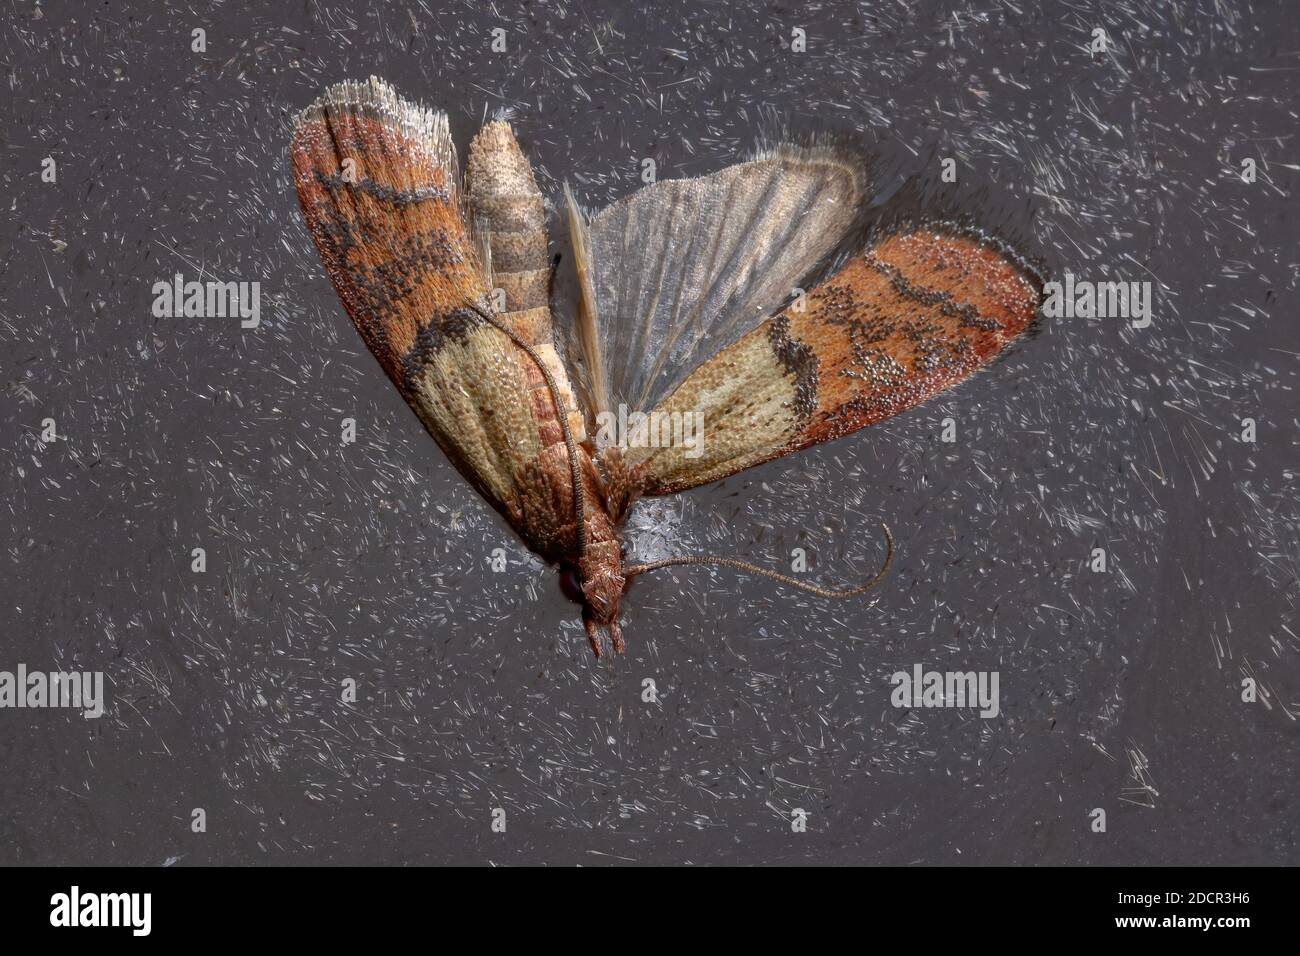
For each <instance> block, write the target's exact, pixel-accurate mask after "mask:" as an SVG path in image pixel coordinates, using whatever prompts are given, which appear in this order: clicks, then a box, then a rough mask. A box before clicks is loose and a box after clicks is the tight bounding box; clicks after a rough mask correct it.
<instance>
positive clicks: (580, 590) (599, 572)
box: [560, 564, 628, 657]
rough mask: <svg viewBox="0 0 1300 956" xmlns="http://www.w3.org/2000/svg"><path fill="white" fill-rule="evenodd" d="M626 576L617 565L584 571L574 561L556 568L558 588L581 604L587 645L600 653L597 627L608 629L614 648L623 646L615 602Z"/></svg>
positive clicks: (617, 600)
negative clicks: (558, 570)
mask: <svg viewBox="0 0 1300 956" xmlns="http://www.w3.org/2000/svg"><path fill="white" fill-rule="evenodd" d="M627 584H628V579H627V578H626V577H624V576H623V574H622V573H621V571H620V570H619V569H617V568H610V567H597V568H591V569H588V570H587V572H586V573H584V572H583V570H581V569H579V568H578V567H577V566H576V565H571V564H566V565H563V566H561V568H560V590H562V591H563V592H564V595H565V597H567V598H568V599H569V600H570V601H573V602H574V603H575V604H581V605H582V624H583V626H584V627H585V628H586V630H587V639H588V640H589V641H590V642H591V649H592V650H593V651H594V652H595V653H596V656H597V657H599V656H600V647H601V641H600V630H601V628H604V629H606V630H608V631H609V638H610V642H611V643H612V644H613V645H614V650H616V651H622V650H623V633H622V630H621V629H620V628H619V624H618V613H619V602H620V600H621V599H622V597H623V592H624V591H625V590H626V589H627Z"/></svg>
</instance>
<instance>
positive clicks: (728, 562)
mask: <svg viewBox="0 0 1300 956" xmlns="http://www.w3.org/2000/svg"><path fill="white" fill-rule="evenodd" d="M880 527H881V529H882V530H883V531H884V532H885V545H886V551H885V563H884V564H882V565H881V566H880V570H879V571H877V572H876V573H875V575H874V576H873V577H872V578H871V580H870V581H868V582H867V583H866V584H860V585H858V586H857V587H856V588H849V589H848V590H845V591H832V590H830V589H829V588H819V587H818V586H817V585H815V584H808V583H807V582H806V581H800V580H798V579H797V578H792V577H790V576H788V575H785V574H778V573H777V572H775V571H769V570H768V569H767V568H760V567H759V566H758V565H757V564H750V563H749V562H748V561H737V560H736V559H735V558H715V557H709V556H707V555H706V556H701V557H694V556H687V557H681V558H665V559H664V560H662V561H651V562H650V563H649V564H634V565H632V566H631V567H628V568H624V569H623V575H624V577H628V578H634V577H636V576H637V575H638V574H645V573H646V572H647V571H658V570H659V569H660V568H670V567H674V566H676V565H683V564H713V565H719V566H721V567H724V568H736V569H737V570H738V571H748V572H749V573H750V574H757V575H759V576H761V577H765V578H770V579H772V580H773V581H779V582H780V583H781V584H788V585H789V586H790V587H792V588H799V589H800V590H802V591H808V592H809V593H811V594H816V595H817V596H818V597H824V598H850V597H856V596H857V595H859V594H865V593H867V592H868V591H870V590H871V589H872V588H874V587H875V586H876V585H877V584H879V583H880V582H881V580H882V579H883V578H884V577H885V574H886V573H888V571H889V566H890V564H892V563H893V560H894V536H893V535H892V534H890V533H889V526H888V525H886V524H885V523H884V522H881V525H880Z"/></svg>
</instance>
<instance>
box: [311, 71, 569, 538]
mask: <svg viewBox="0 0 1300 956" xmlns="http://www.w3.org/2000/svg"><path fill="white" fill-rule="evenodd" d="M291 157H292V163H293V171H294V179H295V181H296V184H297V188H298V196H299V199H300V201H301V203H302V209H303V215H304V217H305V218H306V221H307V225H308V228H309V230H310V232H311V235H312V238H313V239H314V240H315V242H316V247H317V249H318V250H319V251H320V255H321V260H322V262H323V263H324V264H325V268H326V271H327V272H328V273H329V276H330V278H331V279H332V280H333V282H334V287H335V289H336V290H337V291H338V294H339V298H340V299H342V301H343V304H344V307H345V308H346V309H347V312H348V315H349V316H350V317H351V319H352V322H353V324H354V325H356V327H357V330H358V331H359V332H360V333H361V337H362V338H363V339H364V340H365V342H366V344H367V345H368V346H369V347H370V350H371V351H372V352H373V353H374V354H375V357H376V358H378V359H379V362H380V364H381V365H382V366H383V368H384V370H385V371H386V372H387V373H388V375H389V377H390V378H391V379H392V380H393V382H394V384H395V385H396V386H397V387H398V389H399V390H400V391H401V392H402V395H403V396H404V397H405V398H406V400H407V402H408V403H410V405H411V407H412V408H413V409H414V410H415V411H416V413H417V414H418V415H419V417H420V420H421V421H422V422H423V423H424V425H425V427H426V428H427V429H428V431H429V433H430V434H431V435H432V436H433V437H434V439H435V440H436V441H437V442H438V444H439V445H440V446H441V447H442V449H443V450H444V451H445V452H446V453H447V456H448V458H450V459H451V461H452V463H453V464H455V465H456V467H457V468H458V469H459V470H460V472H461V473H462V474H463V475H464V476H465V477H466V478H467V479H468V480H469V481H470V482H471V484H473V485H474V487H475V488H476V489H477V490H478V491H479V492H480V493H481V494H482V495H483V496H484V497H485V498H487V500H488V501H489V502H491V503H492V504H493V506H494V507H496V508H497V509H498V510H499V511H500V512H501V513H502V514H503V515H504V516H505V517H506V519H507V520H508V521H509V522H510V523H511V525H512V526H513V527H514V528H515V530H516V531H517V532H518V533H519V535H520V537H522V538H523V540H524V541H525V543H526V544H528V546H529V547H530V548H532V549H533V550H534V551H536V552H537V553H539V554H541V555H543V556H544V557H547V558H549V559H551V560H558V559H559V558H561V557H562V556H563V555H565V554H567V553H569V552H571V551H572V550H573V548H574V542H575V541H576V532H575V520H574V504H573V492H572V481H571V479H570V478H569V465H568V460H567V457H566V456H565V454H564V446H563V444H560V445H559V446H558V452H557V451H556V448H555V446H554V444H553V438H554V437H555V436H557V435H558V428H557V427H555V421H556V419H555V414H554V406H553V405H551V404H550V402H549V396H545V397H544V400H542V401H539V402H537V403H535V402H534V401H533V399H534V398H535V397H536V395H535V390H534V388H533V385H534V384H535V383H534V381H533V379H534V377H535V376H534V371H535V367H534V366H533V364H532V360H531V359H530V358H529V357H528V355H527V354H526V353H525V352H523V351H521V350H520V349H518V348H517V347H515V346H514V345H513V344H512V343H511V341H510V339H509V338H508V337H507V336H506V335H505V334H503V333H502V332H501V331H500V330H498V329H496V328H494V327H493V326H492V325H490V324H488V323H487V322H485V321H484V320H483V319H482V318H481V317H480V315H479V314H478V313H477V312H476V311H474V310H473V309H472V308H471V306H477V307H479V308H482V309H490V296H489V293H490V289H489V287H488V284H487V282H486V281H485V278H484V270H483V267H482V264H481V262H480V259H479V253H478V248H477V245H476V243H475V241H474V239H473V237H472V236H471V232H470V229H469V228H468V225H467V221H466V215H465V213H464V210H463V208H462V199H461V195H460V190H459V187H458V173H457V168H456V155H455V148H454V146H453V145H452V141H451V138H450V135H449V132H448V129H447V118H446V115H445V114H442V113H435V112H432V111H429V110H425V109H422V108H420V107H419V106H416V105H414V104H412V103H409V102H407V101H405V100H403V99H401V98H400V97H398V96H397V94H396V93H395V92H394V91H393V90H392V88H391V87H389V86H388V85H387V84H385V83H383V82H381V81H379V80H376V79H373V78H372V79H371V80H370V81H369V82H368V83H342V84H339V85H337V86H335V87H332V88H331V89H330V90H328V91H327V92H326V94H325V95H324V96H323V97H322V98H321V99H320V100H319V101H318V102H317V103H315V104H313V106H311V107H309V108H308V109H307V110H305V111H304V112H303V113H302V114H301V115H300V117H299V118H298V121H297V124H296V127H295V133H294V139H293V145H292V149H291ZM544 433H546V434H544Z"/></svg>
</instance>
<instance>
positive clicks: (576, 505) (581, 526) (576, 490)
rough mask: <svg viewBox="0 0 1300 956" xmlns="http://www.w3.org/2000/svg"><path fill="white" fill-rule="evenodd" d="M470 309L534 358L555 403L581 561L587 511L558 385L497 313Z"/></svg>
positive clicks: (476, 308)
mask: <svg viewBox="0 0 1300 956" xmlns="http://www.w3.org/2000/svg"><path fill="white" fill-rule="evenodd" d="M469 307H470V309H471V310H472V311H474V312H476V313H477V314H478V317H479V318H481V319H482V320H483V321H485V322H487V323H488V324H489V325H491V326H492V327H493V328H495V329H497V330H498V331H500V332H504V333H505V334H506V335H507V336H509V337H510V341H511V342H514V343H515V345H517V346H519V347H520V348H521V349H523V350H524V351H525V352H527V353H528V357H529V358H531V359H532V360H533V362H534V363H535V364H536V365H537V368H538V369H539V370H540V371H541V373H542V378H544V379H546V387H547V388H548V389H550V392H551V400H552V401H554V402H555V412H556V416H557V417H558V418H559V419H560V430H561V431H562V432H564V447H565V448H566V449H568V452H569V472H570V473H571V474H572V475H573V510H574V514H575V517H576V519H577V535H578V563H579V564H581V563H582V560H583V558H585V557H586V555H587V526H586V523H585V522H584V521H583V520H582V519H583V517H584V516H585V515H586V513H587V503H586V501H585V499H584V495H583V491H582V463H581V462H579V461H578V443H577V442H576V441H574V439H573V431H572V430H571V429H570V428H569V416H568V415H567V414H566V410H565V405H564V401H563V400H562V399H561V398H560V387H559V385H557V384H556V381H555V376H554V375H552V374H551V370H550V369H549V368H547V367H546V363H545V362H543V361H542V357H541V356H540V355H538V354H537V351H536V350H535V349H534V348H533V347H532V346H531V345H529V344H528V343H527V342H525V341H524V340H523V339H522V338H520V337H519V336H518V335H517V334H515V331H514V330H513V329H511V328H510V327H509V326H506V325H503V324H501V323H500V322H498V321H497V320H496V316H494V315H492V314H490V313H488V312H484V311H483V310H482V309H480V308H479V307H478V306H477V305H475V304H474V303H473V302H471V303H470V304H469Z"/></svg>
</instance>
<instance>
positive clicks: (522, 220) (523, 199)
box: [465, 121, 585, 441]
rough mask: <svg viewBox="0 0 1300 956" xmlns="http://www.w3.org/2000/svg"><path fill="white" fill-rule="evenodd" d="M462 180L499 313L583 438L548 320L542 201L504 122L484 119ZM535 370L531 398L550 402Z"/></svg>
mask: <svg viewBox="0 0 1300 956" xmlns="http://www.w3.org/2000/svg"><path fill="white" fill-rule="evenodd" d="M465 182H466V192H467V194H468V196H469V204H470V216H471V219H472V221H473V223H474V228H475V231H476V232H477V233H478V238H479V245H480V248H483V249H485V250H486V252H487V255H486V256H485V258H486V259H487V260H488V261H489V262H490V263H491V283H492V288H493V299H494V302H495V303H496V304H497V305H498V306H499V307H501V308H500V311H498V312H497V318H498V319H499V320H500V321H501V323H502V324H503V325H507V326H509V327H510V329H511V330H512V331H513V332H514V333H515V334H516V335H518V336H519V337H520V338H522V339H523V340H524V341H525V342H527V343H528V344H529V345H531V346H533V347H534V349H535V350H536V352H537V354H538V355H539V356H540V357H541V359H542V361H544V362H545V363H546V365H547V367H548V368H549V369H550V371H551V374H552V376H553V377H554V378H555V381H556V384H557V385H559V386H560V392H561V393H562V394H561V398H562V400H563V402H564V405H565V411H566V412H567V414H568V420H569V427H570V429H571V430H572V431H573V433H574V437H575V438H576V439H577V440H579V441H581V440H582V439H583V438H584V437H585V429H584V427H583V418H582V414H581V412H579V411H578V410H577V402H576V401H575V400H574V397H573V391H572V388H571V386H570V384H569V376H568V372H567V371H566V370H565V368H564V364H563V363H562V362H561V361H560V358H559V356H558V354H557V353H556V350H555V335H554V330H553V328H552V325H551V309H550V279H551V267H550V253H549V245H548V242H547V238H546V206H545V204H544V203H543V202H542V194H541V191H540V190H539V189H538V188H537V180H536V179H535V178H534V176H533V170H532V166H530V165H529V162H528V160H527V158H525V156H524V154H523V152H522V151H521V150H520V149H519V144H518V143H517V142H516V141H515V137H514V133H513V132H511V130H510V126H509V124H507V123H504V122H500V121H497V122H493V123H489V124H488V125H487V126H484V127H483V129H482V130H480V131H479V134H478V135H477V136H475V137H474V141H473V142H472V143H471V144H470V148H469V163H468V168H467V170H466V176H465ZM502 298H504V305H503V307H502ZM533 372H534V373H535V374H534V375H533V376H532V377H533V381H532V382H531V384H532V385H533V388H534V392H535V398H536V400H537V401H538V402H539V403H542V404H544V403H545V402H547V401H549V392H548V391H546V382H545V379H544V378H543V377H542V375H541V373H540V372H539V371H537V370H536V369H534V370H533ZM538 390H541V391H540V393H539V392H538ZM557 438H558V435H557Z"/></svg>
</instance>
